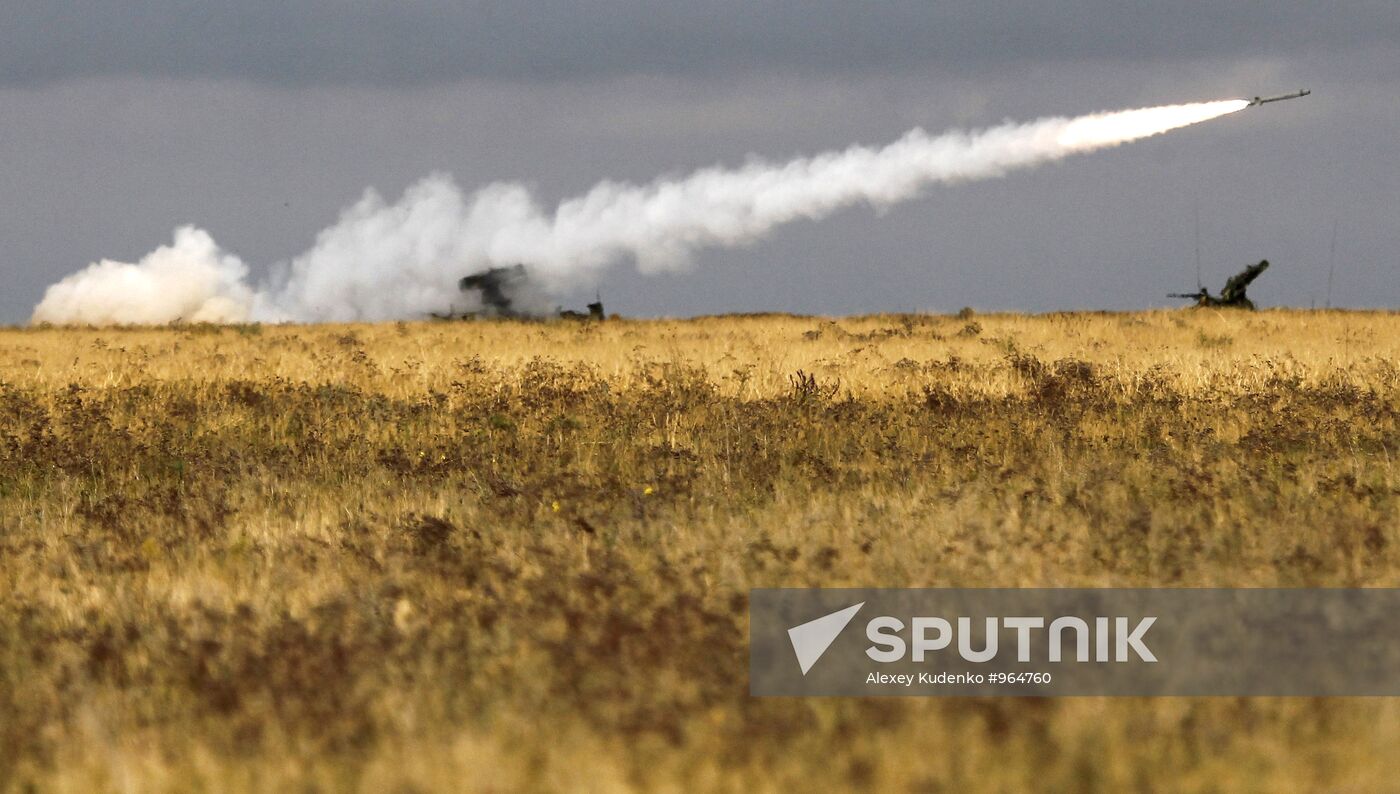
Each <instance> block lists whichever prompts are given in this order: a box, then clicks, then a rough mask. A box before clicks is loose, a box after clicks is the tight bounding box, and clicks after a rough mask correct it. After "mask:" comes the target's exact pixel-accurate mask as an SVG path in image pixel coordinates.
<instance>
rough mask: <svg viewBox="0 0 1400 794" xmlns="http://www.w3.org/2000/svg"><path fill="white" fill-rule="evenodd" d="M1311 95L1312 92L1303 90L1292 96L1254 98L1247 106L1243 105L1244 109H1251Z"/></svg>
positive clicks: (1280, 95)
mask: <svg viewBox="0 0 1400 794" xmlns="http://www.w3.org/2000/svg"><path fill="white" fill-rule="evenodd" d="M1311 93H1312V91H1309V90H1306V89H1304V90H1302V91H1298V92H1296V93H1293V94H1279V95H1278V96H1266V97H1255V98H1253V99H1251V100H1250V101H1249V104H1248V105H1245V107H1250V108H1252V107H1254V106H1256V105H1264V104H1267V103H1269V102H1282V101H1283V100H1285V99H1298V98H1300V97H1305V96H1307V95H1308V94H1311Z"/></svg>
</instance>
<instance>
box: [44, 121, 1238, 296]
mask: <svg viewBox="0 0 1400 794" xmlns="http://www.w3.org/2000/svg"><path fill="white" fill-rule="evenodd" d="M1246 105H1247V103H1246V102H1245V101H1243V100H1226V101H1220V102H1204V103H1194V104H1187V105H1169V106H1163V107H1154V108H1143V109H1138V110H1126V111H1116V112H1109V113H1096V114H1091V115H1087V116H1080V117H1076V118H1048V119H1041V120H1038V121H1033V122H1029V123H1006V124H1003V125H1000V126H997V127H992V128H990V129H986V130H982V131H978V132H961V131H954V132H948V133H943V134H940V135H936V136H931V135H929V134H928V133H926V132H924V131H923V130H921V129H915V130H912V131H910V132H909V133H907V134H905V135H904V136H903V137H902V138H900V139H899V140H897V141H895V142H893V143H890V144H888V145H886V146H883V147H878V148H874V147H865V146H852V147H849V148H847V149H844V150H840V151H833V152H827V153H823V154H819V155H815V156H812V157H801V158H796V159H793V160H790V161H788V162H785V163H768V162H764V161H761V160H756V159H754V160H751V161H750V162H749V163H748V164H746V165H744V166H741V167H739V168H729V169H726V168H721V167H714V168H706V169H701V170H699V171H696V172H694V173H692V174H690V175H689V176H685V177H681V178H676V179H658V180H656V181H653V182H651V183H648V184H644V185H634V184H627V183H619V182H612V181H604V182H601V183H599V184H598V185H596V186H595V187H593V188H592V189H591V190H589V191H588V192H587V193H585V194H583V195H581V196H578V197H576V198H572V199H568V200H566V201H563V202H561V203H560V204H559V205H558V206H557V207H556V208H555V209H554V210H553V212H549V211H547V210H546V209H544V208H543V207H541V206H540V205H539V204H538V202H536V201H535V200H534V198H533V197H532V196H531V194H530V192H529V191H528V190H527V189H526V188H525V187H524V186H522V185H519V184H515V183H495V184H491V185H487V186H486V187H484V188H481V189H480V190H478V191H476V192H475V193H473V194H471V195H470V196H468V195H466V194H464V193H463V192H462V191H461V190H460V189H459V188H458V187H457V186H456V185H455V184H454V183H453V182H452V180H451V178H450V177H448V176H446V175H442V174H435V175H432V176H429V177H427V178H426V179H424V180H422V181H421V182H419V183H417V184H416V185H414V186H412V187H410V188H409V189H408V190H407V191H405V193H404V194H403V196H402V197H401V198H400V199H399V200H398V201H395V202H393V203H389V202H386V201H384V200H383V199H382V198H381V197H380V196H378V195H377V194H375V193H374V192H372V191H371V192H368V193H366V195H365V196H364V197H363V198H362V199H361V200H360V201H359V202H357V203H356V204H354V205H352V206H351V207H349V208H348V209H346V210H345V211H344V212H343V213H342V215H341V217H340V219H339V220H338V221H337V222H336V223H335V224H333V225H332V226H330V227H329V228H327V229H325V230H323V231H322V232H321V233H320V234H319V235H317V238H316V241H315V244H314V245H313V246H312V247H311V249H310V250H308V251H306V252H305V253H303V254H301V255H300V256H297V257H295V258H294V259H292V260H291V261H289V262H286V263H283V264H282V265H279V266H277V267H276V268H275V275H274V276H273V277H272V278H271V279H270V280H269V281H268V282H267V283H265V284H264V285H263V286H262V288H261V289H259V290H257V291H254V290H251V289H249V288H248V287H247V286H246V285H245V283H244V282H243V274H244V273H245V272H246V271H244V270H243V269H242V264H241V263H239V262H238V261H237V260H236V259H234V258H232V257H229V256H228V255H226V254H223V253H222V252H219V251H218V250H217V247H216V246H214V244H213V241H212V239H209V237H208V235H207V234H205V233H203V232H199V231H197V230H192V229H183V230H181V231H180V232H177V235H176V245H175V246H172V247H167V248H162V249H159V250H158V251H156V252H153V253H152V254H151V255H148V256H147V257H145V258H143V259H142V260H141V261H140V262H138V263H135V264H129V265H122V264H120V263H111V262H102V263H98V264H96V265H93V266H91V267H89V268H88V269H87V270H84V271H82V272H80V273H77V274H74V275H73V276H69V277H68V278H66V279H64V281H62V282H60V283H59V284H56V285H54V286H53V287H51V288H50V291H49V294H47V295H45V297H44V301H43V302H42V303H41V304H40V305H39V307H38V308H37V309H36V310H35V314H34V320H35V321H36V322H44V321H47V322H54V323H64V322H68V323H162V322H172V321H176V320H186V321H199V319H207V320H210V321H215V322H220V321H225V322H226V321H235V320H238V319H245V318H251V319H255V320H262V321H297V322H318V321H359V320H386V319H401V318H414V317H422V316H425V315H427V314H428V313H429V312H434V311H443V310H445V309H448V308H450V307H454V306H459V307H460V305H461V302H462V301H463V296H462V294H461V293H460V292H459V290H458V289H457V280H458V279H459V278H460V277H461V276H463V275H466V274H468V273H471V272H473V271H478V270H481V269H484V268H488V267H493V266H499V265H506V264H513V263H517V262H520V263H524V264H526V265H527V266H528V267H529V268H530V272H531V273H532V274H533V276H534V277H535V278H537V279H539V280H540V281H541V282H542V284H543V285H544V286H545V287H546V288H549V289H555V290H558V289H562V288H565V287H568V286H572V285H576V284H578V283H580V282H584V281H587V280H590V279H593V278H595V277H596V276H597V275H598V273H599V272H600V271H601V270H603V269H605V268H607V267H610V266H613V265H616V264H618V263H620V262H625V261H627V260H631V261H633V262H635V263H636V264H637V266H638V268H639V269H640V270H641V271H643V272H647V273H651V272H658V271H664V270H671V269H676V268H681V267H684V266H685V265H686V263H687V262H688V260H689V258H690V256H691V254H692V253H693V252H695V251H697V250H699V249H702V248H706V247H716V246H740V245H746V244H750V243H752V242H754V241H756V240H758V239H760V238H762V237H763V236H764V235H765V234H767V233H768V232H769V231H770V230H771V229H773V228H774V227H776V226H778V225H780V224H783V223H787V222H790V221H794V220H799V219H810V220H818V219H821V218H823V217H825V216H827V215H829V214H831V213H832V212H835V211H836V210H838V209H841V208H843V207H848V206H851V205H855V204H861V203H864V204H869V205H872V206H877V207H880V206H888V205H890V204H894V203H897V202H900V201H906V200H908V199H911V198H914V197H916V196H918V195H919V194H920V193H921V192H922V191H923V190H924V189H926V188H928V187H929V186H931V185H935V184H940V183H953V182H959V181H967V180H973V179H986V178H993V177H998V176H1001V175H1004V174H1006V173H1008V172H1009V171H1012V170H1015V169H1018V168H1026V167H1030V166H1034V165H1038V164H1042V163H1046V162H1050V161H1054V160H1058V159H1061V158H1064V157H1067V156H1069V155H1072V154H1077V153H1084V152H1089V151H1093V150H1096V149H1102V148H1106V147H1110V146H1116V145H1119V144H1123V143H1127V142H1130V141H1134V140H1139V139H1142V138H1146V137H1150V136H1153V135H1158V134H1161V133H1164V132H1168V131H1170V130H1173V129H1177V128H1180V127H1185V126H1189V125H1191V124H1196V123H1199V122H1202V121H1207V120H1209V119H1213V118H1217V117H1219V116H1223V115H1226V114H1228V113H1233V112H1235V111H1237V110H1241V109H1243V108H1244V107H1245V106H1246ZM182 234H183V235H184V236H185V238H187V239H185V244H184V245H181V239H182V236H181V235H182ZM181 261H185V263H186V264H185V265H184V267H181V266H180V265H179V263H180V262H181ZM211 262H212V263H215V264H213V265H211ZM230 263H234V264H236V268H231V267H230V266H229V265H230ZM186 270H187V271H189V272H188V273H186V272H185V271H186ZM235 270H236V274H235V275H236V277H235V278H233V279H232V280H229V278H227V276H228V275H229V274H232V273H235ZM116 274H119V275H120V278H118V277H116ZM211 274H213V275H216V276H217V277H210V275H211ZM166 281H170V282H172V284H173V285H178V286H179V287H180V288H179V289H171V290H169V294H170V295H171V296H175V295H181V296H183V297H182V298H181V299H180V300H170V299H165V300H159V299H157V298H156V295H155V293H161V292H164V290H161V289H159V288H158V287H157V286H156V285H158V284H161V283H164V282H166ZM104 295H105V296H106V297H107V300H105V301H103V300H101V297H102V296H104ZM75 296H86V299H83V300H77V299H75ZM192 306H193V309H192V308H191V307H192ZM463 308H470V307H463ZM195 315H200V317H199V318H198V319H197V318H196V317H195Z"/></svg>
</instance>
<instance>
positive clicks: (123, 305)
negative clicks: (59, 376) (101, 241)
mask: <svg viewBox="0 0 1400 794" xmlns="http://www.w3.org/2000/svg"><path fill="white" fill-rule="evenodd" d="M247 275H248V268H246V267H245V266H244V265H243V263H242V262H241V261H239V259H238V257H236V256H232V255H230V254H226V253H224V252H223V251H221V250H219V246H217V245H215V244H214V239H213V238H212V237H210V236H209V234H208V232H205V231H203V230H200V229H196V228H194V227H193V226H182V227H180V228H179V229H176V230H175V240H174V242H172V243H171V244H170V245H163V246H161V247H160V248H157V249H156V250H154V251H152V252H150V253H149V254H146V255H145V256H144V257H142V258H141V260H140V261H139V262H136V263H134V264H133V263H127V262H113V261H111V260H110V259H104V260H102V261H101V262H94V263H93V264H91V265H88V266H87V268H86V269H84V270H80V271H79V272H77V273H74V274H72V275H71V276H68V277H67V278H65V279H63V280H62V281H60V282H58V283H57V284H54V285H53V286H51V287H49V289H48V291H47V292H46V293H44V300H43V301H42V302H40V303H39V305H38V307H37V308H35V309H34V316H33V319H32V322H35V323H46V322H47V323H56V324H79V323H84V324H90V325H118V324H121V325H134V324H158V323H170V322H177V321H185V322H195V323H200V322H210V323H234V322H241V321H243V320H246V319H248V317H249V314H250V311H251V308H252V304H253V300H254V294H253V291H252V290H251V289H249V288H248V286H247V285H246V284H245V279H246V278H247Z"/></svg>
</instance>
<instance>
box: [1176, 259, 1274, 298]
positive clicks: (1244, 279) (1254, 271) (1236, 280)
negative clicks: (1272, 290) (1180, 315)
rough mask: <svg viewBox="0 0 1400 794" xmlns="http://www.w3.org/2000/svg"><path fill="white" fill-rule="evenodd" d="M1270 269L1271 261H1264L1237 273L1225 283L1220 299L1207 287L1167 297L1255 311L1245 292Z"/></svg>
mask: <svg viewBox="0 0 1400 794" xmlns="http://www.w3.org/2000/svg"><path fill="white" fill-rule="evenodd" d="M1268 269H1269V260H1267V259H1264V260H1261V261H1260V262H1259V264H1257V265H1250V266H1249V267H1247V268H1245V269H1244V270H1241V271H1240V272H1239V273H1236V274H1235V275H1233V276H1231V277H1230V280H1229V281H1227V282H1225V289H1222V290H1221V291H1220V295H1219V296H1218V297H1217V296H1215V295H1212V294H1210V291H1209V290H1207V289H1206V288H1205V287H1201V288H1200V290H1198V291H1196V292H1173V293H1171V294H1169V295H1167V297H1169V298H1189V299H1191V300H1194V301H1195V302H1196V305H1197V306H1221V307H1228V308H1232V309H1253V308H1254V302H1253V301H1251V300H1250V299H1249V296H1248V295H1246V294H1245V290H1246V289H1247V288H1248V287H1249V285H1250V283H1251V282H1253V281H1254V279H1256V278H1259V274H1260V273H1263V272H1264V271H1265V270H1268Z"/></svg>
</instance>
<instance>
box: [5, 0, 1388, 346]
mask: <svg viewBox="0 0 1400 794" xmlns="http://www.w3.org/2000/svg"><path fill="white" fill-rule="evenodd" d="M1299 87H1309V88H1312V89H1314V90H1315V92H1316V93H1315V94H1314V95H1313V96H1312V97H1310V98H1309V99H1306V100H1303V101H1300V102H1293V103H1286V104H1281V105H1275V106H1270V107H1268V108H1264V109H1260V110H1258V111H1249V112H1247V113H1244V114H1240V115H1238V116H1234V117H1230V118H1227V119H1223V120H1220V121H1217V122H1214V123H1212V124H1207V125H1203V126H1201V127H1197V128H1193V129H1190V130H1185V131H1181V132H1178V133H1174V134H1172V135H1168V136H1164V137H1162V138H1158V139H1154V140H1151V141H1147V142H1143V143H1139V144H1135V145H1133V146H1130V147H1125V148H1123V149H1119V150H1114V151H1111V152H1105V153H1100V154H1095V155H1090V156H1087V157H1082V158H1078V159H1072V160H1069V161H1066V162H1065V163H1062V164H1059V165H1055V166H1051V167H1047V168H1043V169H1040V170H1037V171H1031V172H1023V173H1017V174H1013V175H1011V176H1009V177H1007V178H1004V179H1000V180H994V181H989V182H983V183H977V184H969V185H959V186H954V187H943V188H936V189H934V190H933V191H931V192H930V193H929V195H928V197H927V198H925V199H921V200H918V201H914V202H910V203H908V204H905V205H902V206H899V207H897V208H895V209H893V210H891V211H889V212H886V213H883V214H875V213H872V212H870V211H868V210H865V209H853V210H850V211H846V212H843V213H841V214H839V215H838V216H837V217H835V218H832V219H830V220H828V221H824V222H822V223H817V224H813V223H799V224H796V225H793V226H791V227H785V228H782V229H780V230H779V231H778V232H777V233H776V234H774V235H773V236H772V237H771V238H770V239H768V240H765V241H763V242H761V243H759V244H757V245H755V246H752V247H750V248H745V249H742V250H735V251H710V252H706V253H704V254H703V255H702V256H700V257H699V260H698V261H697V263H696V267H695V268H694V269H693V270H692V271H690V272H688V273H685V274H680V275H668V276H658V277H650V278H645V279H641V278H637V277H635V276H634V275H633V272H632V270H631V268H630V266H625V267H622V268H618V269H616V270H614V271H613V272H612V273H610V274H609V275H608V276H607V277H606V278H605V279H604V281H603V283H602V284H600V285H598V286H600V287H601V288H602V290H603V292H604V297H605V298H606V299H608V302H609V303H610V307H609V308H615V309H618V310H621V311H624V312H627V313H633V314H647V315H651V314H693V313H708V312H721V311H754V310H764V309H774V310H789V311H800V312H814V313H847V312H864V311H878V310H919V309H935V310H955V309H957V308H958V307H960V306H962V305H965V304H966V305H973V306H977V307H979V308H986V309H996V308H1005V309H1024V310H1049V309H1061V308H1133V307H1142V306H1152V305H1165V304H1166V303H1168V302H1167V301H1166V300H1165V298H1164V297H1163V293H1164V292H1166V291H1169V290H1173V289H1179V288H1190V287H1192V286H1194V280H1195V253H1194V246H1195V243H1194V232H1195V224H1194V220H1193V217H1194V214H1195V212H1196V210H1197V208H1199V212H1200V216H1201V230H1200V231H1201V243H1202V254H1203V260H1204V270H1205V272H1206V275H1207V277H1208V279H1209V280H1210V281H1211V282H1212V283H1213V284H1214V285H1216V286H1218V283H1219V282H1221V281H1223V279H1224V277H1226V276H1227V275H1228V274H1229V273H1230V272H1231V271H1233V270H1234V269H1236V268H1237V267H1239V266H1241V265H1243V264H1245V263H1247V262H1249V261H1254V260H1258V259H1260V258H1264V257H1267V258H1269V259H1271V260H1273V261H1274V262H1275V264H1276V268H1275V269H1274V270H1271V271H1270V272H1269V274H1268V276H1266V277H1265V278H1264V279H1262V280H1261V281H1260V282H1258V284H1257V286H1256V289H1255V290H1254V291H1252V292H1255V293H1257V295H1256V299H1257V300H1258V301H1259V302H1261V303H1265V304H1294V305H1308V304H1309V303H1311V302H1316V303H1318V304H1321V302H1322V301H1323V299H1324V295H1325V284H1326V269H1327V261H1328V259H1329V252H1328V248H1329V242H1330V237H1331V230H1332V225H1333V223H1334V222H1335V223H1337V224H1338V229H1339V234H1338V245H1337V253H1336V264H1337V269H1336V272H1337V277H1336V284H1335V289H1334V303H1338V304H1345V305H1355V306H1389V307H1395V306H1397V305H1400V101H1397V100H1396V97H1397V96H1400V4H1397V3H1396V2H1394V0H1389V1H1387V2H1381V1H1380V0H1376V1H1374V2H1341V3H1331V4H1322V3H1280V2H1241V1H1239V0H1233V1H1232V2H1223V0H1218V1H1217V2H1214V3H1171V4H1168V3H1154V4H1129V3H1122V2H1089V1H1087V0H1074V1H1072V2H1062V3H1016V4H1011V3H996V2H958V3H952V2H904V1H902V0H895V1H892V2H885V3H858V2H850V1H849V0H847V1H846V2H838V1H836V0H803V1H802V2H796V1H786V2H755V1H754V0H750V1H749V2H684V3H682V2H665V3H663V2H650V3H642V2H632V1H623V0H593V1H592V2H588V3H563V2H530V3H523V2H505V1H504V0H502V1H499V2H475V3H449V2H414V1H413V0H399V2H392V3H390V2H368V1H364V2H356V3H349V2H345V1H344V0H315V1H314V2H285V1H284V2H266V1H265V0H245V1H244V2H239V3H221V4H213V3H201V2H195V1H194V0H181V1H180V2H176V1H175V0H166V1H165V2H154V1H151V0H123V1H122V2H114V1H113V2H63V1H62V0H48V1H47V2H42V3H31V2H25V3H18V2H0V191H3V192H2V193H0V201H3V206H0V209H3V213H0V269H2V270H3V272H4V273H5V274H6V285H5V287H4V289H3V290H0V322H7V323H16V322H23V321H24V320H25V319H27V317H28V313H29V311H30V309H31V308H32V306H33V305H34V303H35V302H36V301H37V300H38V298H39V297H40V296H41V294H42V292H43V288H44V286H46V285H47V284H48V283H50V282H52V281H53V280H55V279H56V278H57V277H59V276H61V275H63V274H65V273H67V272H70V271H72V270H75V269H77V268H80V267H82V266H83V265H85V264H86V263H87V262H89V261H91V260H94V259H96V258H99V257H103V256H107V257H114V258H126V259H130V258H135V257H138V256H140V255H141V254H142V253H144V252H146V251H148V250H150V249H151V248H153V247H155V246H156V245H159V244H161V243H163V242H165V241H166V240H167V239H168V237H169V234H170V230H171V229H172V228H173V227H174V226H176V225H178V224H182V223H195V224H198V225H200V226H203V227H204V228H206V229H208V230H209V231H210V232H211V233H212V234H213V235H214V236H215V238H216V239H217V240H218V241H219V242H220V243H221V244H222V245H223V246H224V247H226V248H228V249H229V250H231V251H234V252H236V253H238V254H239V255H240V256H242V257H243V258H244V259H245V260H246V261H248V262H250V263H251V264H253V265H254V266H255V267H259V268H260V267H265V266H266V265H267V264H269V263H271V262H274V261H277V260H280V259H285V258H286V257H288V256H291V255H293V254H295V253H298V252H299V251H301V250H303V249H304V248H306V247H307V246H308V245H310V243H311V242H312V240H313V237H314V235H315V232H316V231H317V230H318V229H320V228H322V227H323V226H325V225H327V224H328V223H330V222H332V221H333V220H334V218H335V216H336V213H337V211H338V209H339V208H340V207H341V206H344V205H345V204H347V203H349V202H350V201H352V200H354V199H355V198H356V197H358V196H359V194H360V193H361V191H362V190H363V189H364V188H365V187H367V186H374V187H376V188H377V189H379V190H380V191H381V192H384V193H386V194H390V195H396V194H397V193H398V192H399V191H400V190H402V189H403V188H404V187H405V186H406V185H407V184H409V183H410V182H412V181H413V180H414V179H416V178H417V177H419V176H422V175H424V174H426V173H428V172H430V171H435V170H447V171H450V172H452V173H454V174H455V175H456V176H457V178H458V181H459V182H460V183H461V184H462V185H463V186H464V187H471V186H473V185H475V184H477V183H479V182H482V181H486V180H490V179H501V178H513V179H521V180H524V181H526V182H528V183H530V184H532V185H534V186H536V188H537V189H538V190H539V191H540V193H541V194H542V195H543V196H544V197H545V198H547V199H557V198H559V197H561V196H565V195H568V194H569V193H571V192H574V191H577V190H581V189H583V188H586V187H587V186H589V185H590V184H591V183H592V182H594V181H596V180H597V179H600V178H603V177H612V178H625V179H632V180H644V179H648V178H650V177H652V176H654V175H655V174H657V173H661V172H672V173H674V172H680V171H683V170H685V169H689V168H693V167H696V166H702V165H710V164H714V163H717V162H722V163H740V162H742V161H743V159H744V157H745V156H746V155H748V154H750V153H755V154H760V155H763V156H764V157H766V158H768V159H781V158H784V157H787V156H790V155H793V154H798V153H811V152H814V151H819V150H821V149H826V148H831V147H839V146H844V145H846V144H848V143H852V142H862V143H872V144H873V143H882V142H885V141H888V140H891V139H893V138H895V137H897V136H898V135H900V134H901V133H902V132H903V131H904V130H906V129H907V128H909V127H912V126H915V125H922V126H924V127H926V128H927V129H930V130H933V131H937V130H941V129H943V128H945V127H952V126H981V125H986V124H993V123H996V122H998V121H1001V120H1003V119H1005V118H1018V119H1030V118H1034V117H1036V116H1039V115H1045V114H1069V113H1078V112H1085V111H1091V110H1100V109H1110V108H1119V107H1130V106H1137V105H1143V104H1154V103H1160V102H1175V101H1190V100H1196V99H1215V98H1225V97H1234V96H1247V95H1252V94H1255V93H1263V92H1269V93H1272V92H1279V91H1285V90H1293V89H1296V88H1299ZM565 297H566V298H571V297H577V296H565Z"/></svg>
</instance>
